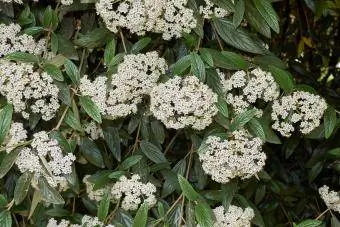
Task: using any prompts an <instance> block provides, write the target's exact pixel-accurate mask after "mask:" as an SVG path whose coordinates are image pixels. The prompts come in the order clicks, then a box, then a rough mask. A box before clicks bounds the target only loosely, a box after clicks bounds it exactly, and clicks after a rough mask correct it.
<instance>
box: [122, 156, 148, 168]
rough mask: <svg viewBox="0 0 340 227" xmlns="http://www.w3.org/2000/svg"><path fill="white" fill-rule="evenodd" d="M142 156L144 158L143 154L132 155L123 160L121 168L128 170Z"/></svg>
mask: <svg viewBox="0 0 340 227" xmlns="http://www.w3.org/2000/svg"><path fill="white" fill-rule="evenodd" d="M142 158H143V156H142V155H133V156H130V157H128V158H127V159H125V160H124V161H123V162H122V164H121V165H120V169H122V170H127V169H129V168H130V167H132V166H134V165H136V164H137V163H138V162H139V161H140V160H141V159H142Z"/></svg>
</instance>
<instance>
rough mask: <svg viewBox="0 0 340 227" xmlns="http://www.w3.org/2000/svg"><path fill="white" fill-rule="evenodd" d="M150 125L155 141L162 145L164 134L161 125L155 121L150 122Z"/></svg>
mask: <svg viewBox="0 0 340 227" xmlns="http://www.w3.org/2000/svg"><path fill="white" fill-rule="evenodd" d="M150 125H151V130H152V133H153V135H154V136H155V138H156V140H157V141H158V142H159V143H163V142H164V139H165V132H164V127H163V125H162V124H161V123H160V122H159V121H157V120H155V121H152V122H151V124H150Z"/></svg>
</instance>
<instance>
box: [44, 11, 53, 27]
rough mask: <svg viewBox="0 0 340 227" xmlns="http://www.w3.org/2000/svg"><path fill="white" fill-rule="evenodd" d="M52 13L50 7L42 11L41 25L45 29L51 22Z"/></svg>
mask: <svg viewBox="0 0 340 227" xmlns="http://www.w3.org/2000/svg"><path fill="white" fill-rule="evenodd" d="M52 13H53V10H52V8H51V6H47V7H46V9H45V11H44V15H43V18H42V25H43V26H44V27H45V28H49V27H50V24H51V22H52Z"/></svg>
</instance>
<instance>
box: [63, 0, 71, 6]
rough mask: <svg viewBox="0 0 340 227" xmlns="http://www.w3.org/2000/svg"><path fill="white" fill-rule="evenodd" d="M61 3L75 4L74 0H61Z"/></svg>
mask: <svg viewBox="0 0 340 227" xmlns="http://www.w3.org/2000/svg"><path fill="white" fill-rule="evenodd" d="M61 4H63V5H72V4H73V0H61Z"/></svg>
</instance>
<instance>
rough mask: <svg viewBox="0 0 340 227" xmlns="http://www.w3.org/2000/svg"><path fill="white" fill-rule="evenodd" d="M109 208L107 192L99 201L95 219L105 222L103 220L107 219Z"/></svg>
mask: <svg viewBox="0 0 340 227" xmlns="http://www.w3.org/2000/svg"><path fill="white" fill-rule="evenodd" d="M109 208H110V197H109V192H106V193H105V194H104V197H103V198H102V200H101V201H100V203H99V207H98V212H97V217H98V219H99V220H100V221H104V220H105V218H106V217H107V215H108V213H109Z"/></svg>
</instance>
